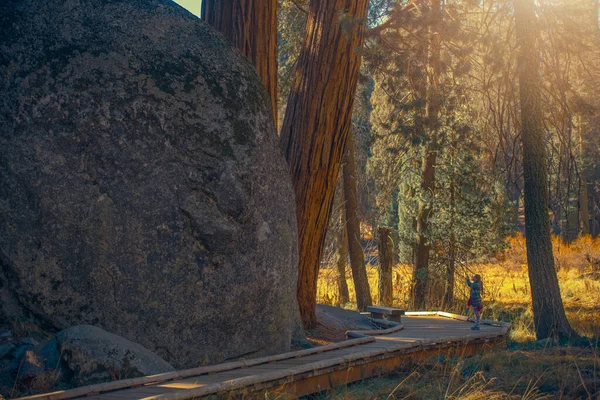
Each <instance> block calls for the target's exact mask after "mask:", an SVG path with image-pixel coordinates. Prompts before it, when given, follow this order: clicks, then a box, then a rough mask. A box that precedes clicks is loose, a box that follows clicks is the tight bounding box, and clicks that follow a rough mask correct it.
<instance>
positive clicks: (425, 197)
mask: <svg viewBox="0 0 600 400" xmlns="http://www.w3.org/2000/svg"><path fill="white" fill-rule="evenodd" d="M429 11H430V13H431V25H430V28H429V46H428V47H429V51H428V53H429V56H428V61H427V63H428V68H427V69H428V76H427V88H426V105H425V122H426V123H425V129H426V130H427V136H428V138H427V139H426V140H428V143H426V145H425V149H424V152H423V159H422V161H421V197H422V198H421V199H419V208H418V211H417V216H416V222H417V243H416V246H415V252H414V273H413V307H414V308H415V309H424V308H425V307H426V304H425V300H426V293H427V281H428V277H429V255H430V254H429V253H430V249H431V246H430V244H429V241H428V239H427V231H428V225H429V219H430V216H431V203H432V198H433V195H434V191H435V164H436V158H437V151H438V149H437V145H438V143H437V134H438V125H439V123H438V113H439V96H438V83H439V78H440V40H441V38H440V35H441V25H442V10H441V3H440V0H430V1H429Z"/></svg>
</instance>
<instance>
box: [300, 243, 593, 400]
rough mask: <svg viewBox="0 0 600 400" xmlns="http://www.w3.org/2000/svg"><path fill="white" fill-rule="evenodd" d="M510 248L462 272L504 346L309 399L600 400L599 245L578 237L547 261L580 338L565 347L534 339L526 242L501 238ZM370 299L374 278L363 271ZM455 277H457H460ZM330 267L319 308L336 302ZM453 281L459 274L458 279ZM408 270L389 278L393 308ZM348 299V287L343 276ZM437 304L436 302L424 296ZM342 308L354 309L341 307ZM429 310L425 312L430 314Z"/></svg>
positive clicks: (399, 302)
mask: <svg viewBox="0 0 600 400" xmlns="http://www.w3.org/2000/svg"><path fill="white" fill-rule="evenodd" d="M508 244H509V248H507V249H506V251H504V252H503V253H502V255H498V256H497V257H494V258H492V259H490V260H488V262H485V263H473V264H470V265H469V266H468V268H466V267H463V269H462V272H463V275H465V274H467V273H468V274H473V273H479V274H481V275H482V276H483V282H484V306H485V309H484V315H483V318H487V319H494V320H502V321H509V322H511V323H512V325H513V328H512V331H511V333H510V337H509V340H508V344H507V347H506V348H504V349H497V350H493V351H491V352H488V353H485V354H481V355H478V356H474V357H466V358H447V359H437V358H436V359H431V360H429V361H426V362H420V363H414V364H409V365H404V366H403V367H402V368H400V369H398V370H397V371H396V373H394V374H392V375H387V376H385V377H380V378H375V379H369V380H365V381H361V382H357V383H354V384H350V385H347V386H344V387H340V388H337V389H335V390H332V391H330V392H327V393H321V394H319V395H315V396H311V397H309V398H311V399H322V398H327V399H387V398H391V399H528V400H531V399H600V272H598V271H599V265H600V239H595V240H592V239H591V238H589V237H584V238H580V239H578V240H577V241H575V242H574V243H572V244H570V245H569V246H566V245H563V244H561V243H559V241H558V240H555V241H554V245H555V248H554V255H555V260H556V264H557V270H558V277H559V283H560V287H561V293H562V296H563V301H564V305H565V310H566V313H567V317H568V319H569V321H570V322H571V325H572V326H573V327H574V328H575V329H576V330H577V332H578V333H579V334H580V335H582V336H584V339H582V340H580V341H578V342H577V343H572V344H570V345H564V344H563V345H555V344H553V343H552V342H549V341H536V338H535V333H534V330H533V313H532V310H531V297H530V288H529V280H528V277H527V264H526V256H525V243H524V240H523V238H521V237H515V238H511V239H509V240H508ZM367 270H368V275H369V281H370V285H371V288H372V289H371V290H372V295H373V300H374V301H376V300H377V295H376V288H377V272H376V269H375V267H372V266H371V267H368V269H367ZM459 274H460V271H459ZM335 275H336V270H335V268H325V269H323V270H322V272H321V275H320V280H319V300H318V301H319V302H323V303H328V302H329V303H330V304H335V303H336V301H337V286H336V285H337V284H336V280H335V278H336V276H335ZM459 276H460V275H459ZM409 277H410V270H409V268H408V267H407V266H402V265H398V266H396V267H395V272H394V293H395V302H396V304H395V306H397V307H401V308H405V307H406V304H407V303H406V300H407V299H408V288H409V281H408V278H409ZM347 278H348V280H347V281H348V286H349V289H350V293H351V294H350V297H351V298H353V295H354V293H353V285H352V282H351V276H350V274H349V273H348V275H347ZM432 286H433V290H432V293H439V294H441V293H443V289H442V288H443V282H441V281H440V282H437V281H435V280H434V281H433V282H432ZM466 290H467V289H466V287H465V285H464V283H463V282H462V279H460V280H458V278H457V287H456V297H457V303H456V304H455V306H454V307H452V309H451V311H453V312H456V313H461V314H465V313H467V312H468V308H467V307H466V298H467V291H466ZM430 301H431V304H436V301H438V299H436V298H435V296H432V298H430ZM344 306H345V307H346V308H354V307H355V305H354V304H352V303H348V304H346V305H344ZM435 308H436V307H435V306H432V307H431V309H435Z"/></svg>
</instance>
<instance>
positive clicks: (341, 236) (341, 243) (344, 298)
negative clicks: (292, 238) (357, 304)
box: [336, 191, 350, 307]
mask: <svg viewBox="0 0 600 400" xmlns="http://www.w3.org/2000/svg"><path fill="white" fill-rule="evenodd" d="M339 196H340V197H343V192H342V191H340V193H339ZM343 202H344V200H342V203H343ZM340 211H341V212H340V218H341V220H342V224H341V228H340V231H339V232H338V259H337V263H336V266H337V272H338V293H339V294H340V296H339V299H338V303H339V304H338V305H339V306H340V307H341V306H343V305H344V304H346V303H348V302H349V301H350V293H349V292H348V283H347V282H346V262H347V260H348V231H347V230H346V207H342V208H341V210H340Z"/></svg>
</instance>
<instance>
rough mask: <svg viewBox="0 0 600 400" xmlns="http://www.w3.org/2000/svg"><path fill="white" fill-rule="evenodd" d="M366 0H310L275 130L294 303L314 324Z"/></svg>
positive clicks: (310, 324)
mask: <svg viewBox="0 0 600 400" xmlns="http://www.w3.org/2000/svg"><path fill="white" fill-rule="evenodd" d="M367 5H368V0H328V1H322V0H311V2H310V6H309V13H308V19H307V24H306V38H305V41H304V46H303V48H302V51H301V53H300V56H299V58H298V62H297V69H296V74H295V77H294V81H293V83H292V88H291V91H290V97H289V100H288V106H287V109H286V113H285V117H284V121H283V125H282V128H281V138H280V139H281V148H282V149H283V153H284V155H285V157H286V160H287V161H288V164H289V166H290V172H291V174H292V181H293V183H294V188H295V192H296V206H297V209H296V214H297V218H298V238H299V243H298V247H299V253H300V264H299V267H298V289H297V296H298V303H299V306H300V314H301V317H302V321H303V323H304V326H305V327H307V328H312V327H315V326H316V323H317V319H316V294H317V277H318V272H319V263H320V260H321V253H322V248H323V242H324V240H325V232H326V230H327V224H328V221H329V217H330V214H331V205H332V200H333V192H334V190H335V186H336V179H337V175H338V172H339V168H340V164H341V161H342V154H343V150H344V146H345V144H346V139H347V137H348V133H349V132H350V124H351V117H352V104H353V102H354V93H355V91H356V84H357V80H358V71H359V68H360V59H361V57H360V52H359V49H361V48H362V45H363V42H364V24H365V17H366V11H367Z"/></svg>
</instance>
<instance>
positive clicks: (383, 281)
mask: <svg viewBox="0 0 600 400" xmlns="http://www.w3.org/2000/svg"><path fill="white" fill-rule="evenodd" d="M377 231H378V241H377V247H378V250H379V285H378V288H377V289H378V290H377V292H378V294H379V305H383V306H388V307H391V306H392V304H393V302H394V293H393V290H392V265H393V252H394V247H393V243H392V230H391V229H390V228H385V227H382V226H380V227H379V228H378V230H377Z"/></svg>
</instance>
